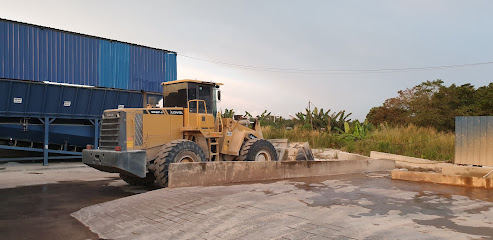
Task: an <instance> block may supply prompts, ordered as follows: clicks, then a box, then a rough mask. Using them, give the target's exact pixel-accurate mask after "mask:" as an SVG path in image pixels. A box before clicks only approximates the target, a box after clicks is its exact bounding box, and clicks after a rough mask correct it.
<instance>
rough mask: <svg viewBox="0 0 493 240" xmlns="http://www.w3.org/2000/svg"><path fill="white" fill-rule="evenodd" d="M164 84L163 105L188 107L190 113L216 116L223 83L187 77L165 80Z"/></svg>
mask: <svg viewBox="0 0 493 240" xmlns="http://www.w3.org/2000/svg"><path fill="white" fill-rule="evenodd" d="M162 85H163V97H164V99H163V107H182V108H188V111H189V112H190V113H200V114H212V115H214V117H215V116H216V113H217V103H218V101H220V95H221V93H220V91H219V86H220V85H222V84H221V83H213V82H203V81H198V80H189V79H185V80H178V81H171V82H164V83H162ZM196 100H198V101H196Z"/></svg>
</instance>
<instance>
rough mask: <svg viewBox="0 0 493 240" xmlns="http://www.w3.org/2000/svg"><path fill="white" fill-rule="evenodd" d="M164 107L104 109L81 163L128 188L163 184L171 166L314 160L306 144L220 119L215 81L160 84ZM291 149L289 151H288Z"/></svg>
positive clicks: (83, 153) (245, 124) (83, 152)
mask: <svg viewBox="0 0 493 240" xmlns="http://www.w3.org/2000/svg"><path fill="white" fill-rule="evenodd" d="M162 85H163V107H162V108H156V107H151V106H147V107H146V108H124V109H113V110H106V111H104V113H103V118H102V122H101V133H100V136H101V138H100V144H99V148H98V149H84V150H83V151H82V161H83V162H84V163H85V164H87V165H89V166H91V167H94V168H96V169H98V170H101V171H105V172H114V173H120V177H121V178H122V179H123V180H124V181H125V182H127V183H129V184H131V185H147V184H152V183H154V182H156V183H157V184H158V185H159V186H161V187H166V186H167V184H168V167H169V165H170V164H172V163H186V162H207V161H277V160H278V159H281V160H313V155H312V153H311V150H310V148H309V146H308V144H294V145H293V144H288V143H287V140H274V141H273V143H274V145H277V146H278V147H277V148H276V147H274V145H273V144H272V143H271V142H270V141H267V140H264V139H263V136H262V131H261V129H260V125H259V123H258V121H255V122H254V123H253V124H252V125H253V127H252V128H249V127H247V126H248V125H249V122H246V123H245V121H243V122H242V121H235V120H233V119H231V118H222V117H221V114H219V113H217V109H216V105H217V102H218V101H220V95H221V94H220V93H221V92H220V91H219V86H220V85H222V84H220V83H212V82H203V81H197V80H179V81H172V82H165V83H162ZM290 146H291V147H290Z"/></svg>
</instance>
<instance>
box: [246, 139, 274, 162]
mask: <svg viewBox="0 0 493 240" xmlns="http://www.w3.org/2000/svg"><path fill="white" fill-rule="evenodd" d="M237 160H238V161H277V160H278V157H277V152H276V149H275V148H274V145H272V143H270V142H269V141H267V140H264V139H260V138H255V139H249V140H247V141H246V142H245V143H244V144H243V146H242V147H241V150H240V155H239V156H238V158H237Z"/></svg>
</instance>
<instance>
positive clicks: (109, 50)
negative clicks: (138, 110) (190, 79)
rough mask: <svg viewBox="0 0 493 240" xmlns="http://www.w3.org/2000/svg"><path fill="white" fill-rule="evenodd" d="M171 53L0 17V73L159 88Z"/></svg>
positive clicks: (172, 70) (172, 74)
mask: <svg viewBox="0 0 493 240" xmlns="http://www.w3.org/2000/svg"><path fill="white" fill-rule="evenodd" d="M176 77H177V76H176V53H175V52H172V51H168V50H163V49H156V48H150V47H144V46H140V45H136V44H130V43H125V42H120V41H115V40H110V39H104V38H99V37H94V36H89V35H84V34H79V33H74V32H68V31H63V30H57V29H52V28H47V27H42V26H36V25H31V24H26V23H20V22H15V21H11V20H5V19H0V78H9V79H21V80H33V81H50V82H57V83H71V84H81V85H90V86H99V87H111V88H121V89H130V90H145V91H151V92H161V91H162V89H161V86H160V83H161V82H167V81H173V80H176Z"/></svg>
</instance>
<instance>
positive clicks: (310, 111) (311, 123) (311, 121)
mask: <svg viewBox="0 0 493 240" xmlns="http://www.w3.org/2000/svg"><path fill="white" fill-rule="evenodd" d="M311 104H312V103H311V102H310V100H308V113H309V114H310V125H311V126H312V131H313V119H312V110H311V108H310V106H311Z"/></svg>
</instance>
